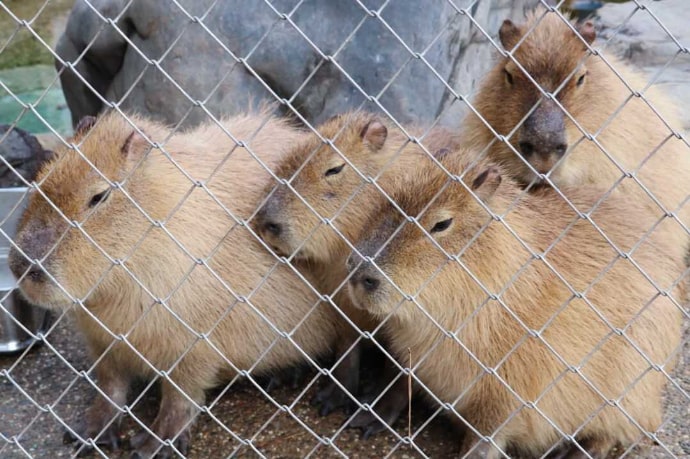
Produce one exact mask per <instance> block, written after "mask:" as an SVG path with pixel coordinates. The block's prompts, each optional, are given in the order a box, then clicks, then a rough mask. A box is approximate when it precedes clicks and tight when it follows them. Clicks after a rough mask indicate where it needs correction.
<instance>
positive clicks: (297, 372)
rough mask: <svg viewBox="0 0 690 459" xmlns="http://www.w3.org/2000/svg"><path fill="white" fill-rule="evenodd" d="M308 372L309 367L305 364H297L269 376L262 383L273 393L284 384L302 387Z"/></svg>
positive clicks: (296, 387) (292, 387)
mask: <svg viewBox="0 0 690 459" xmlns="http://www.w3.org/2000/svg"><path fill="white" fill-rule="evenodd" d="M307 374H308V368H307V367H305V366H304V365H297V366H295V367H293V368H290V369H288V370H286V371H282V372H280V373H276V374H273V375H271V376H269V377H267V378H266V379H265V380H264V381H263V383H262V384H261V385H262V387H263V388H264V390H265V391H266V392H268V393H271V392H273V391H274V390H275V389H277V388H279V387H283V386H287V387H289V388H290V389H292V390H296V389H299V388H300V387H302V385H303V383H304V380H305V379H306V376H307Z"/></svg>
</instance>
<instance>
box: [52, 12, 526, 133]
mask: <svg viewBox="0 0 690 459" xmlns="http://www.w3.org/2000/svg"><path fill="white" fill-rule="evenodd" d="M128 3H129V2H128V1H126V0H90V1H89V2H86V1H84V0H77V1H76V3H75V5H74V8H73V10H72V12H71V14H70V18H69V20H68V23H67V28H66V31H65V33H64V34H63V36H62V37H61V38H60V40H59V42H58V45H57V53H58V55H59V56H60V58H61V59H62V60H64V62H66V63H68V64H67V68H64V69H63V63H62V62H60V59H58V60H57V63H56V65H57V67H58V69H59V70H60V69H63V71H62V73H61V80H62V87H63V90H64V92H65V97H66V99H67V103H68V105H69V107H70V110H71V112H72V119H73V123H74V124H76V123H77V122H78V120H79V119H80V118H81V117H83V116H85V115H94V114H96V113H97V112H98V111H100V110H101V109H102V108H103V107H104V105H106V101H108V103H111V102H112V103H116V104H118V105H119V106H120V107H121V108H122V109H124V110H136V111H138V112H140V113H144V114H148V115H151V116H154V117H155V118H158V119H160V120H162V121H165V122H168V123H171V124H178V123H180V124H182V125H185V126H188V125H194V124H196V123H198V122H199V121H201V120H203V119H204V118H205V117H206V114H205V111H206V110H208V112H210V113H212V114H214V115H216V116H217V115H219V114H221V113H223V114H233V113H237V112H241V111H244V110H246V109H247V108H248V107H249V106H250V105H251V104H254V105H256V104H257V103H259V102H262V101H275V100H276V99H278V100H282V99H285V100H288V101H289V102H290V105H291V107H293V108H294V109H296V110H298V111H299V113H300V116H302V117H304V119H305V120H307V121H308V122H310V123H319V122H321V121H323V120H325V119H327V118H329V117H330V116H332V115H334V114H336V113H339V112H342V111H344V110H347V109H350V108H357V107H360V106H364V107H365V108H368V109H376V108H378V107H377V106H376V104H375V103H373V102H372V101H371V100H369V96H372V97H374V98H376V100H377V101H378V102H379V103H380V104H381V106H382V107H383V109H384V110H385V111H387V112H389V113H390V114H391V115H393V116H394V117H395V118H396V119H397V120H398V121H400V122H403V123H409V122H426V123H429V122H432V121H435V120H437V119H439V120H440V122H441V123H442V124H451V125H452V124H456V123H457V120H458V119H459V117H460V115H461V113H462V112H463V110H464V109H465V104H464V103H463V102H462V101H460V100H458V99H457V97H456V96H455V95H454V93H455V94H459V95H460V96H464V95H468V94H470V92H471V90H472V89H473V88H474V86H475V84H476V81H477V80H478V78H479V77H480V76H481V75H482V74H483V73H484V72H485V71H486V70H487V69H488V67H489V66H490V65H491V60H492V59H491V56H492V55H493V53H494V46H493V45H492V44H491V42H490V41H489V39H488V38H487V37H486V36H485V34H484V32H483V31H482V30H480V28H479V27H481V29H483V30H484V31H486V32H487V33H489V34H491V35H492V36H493V35H495V34H496V31H497V30H498V26H499V25H500V23H501V21H502V20H503V19H505V18H507V17H511V18H514V19H515V18H517V19H519V18H522V17H523V13H524V10H525V9H529V8H531V7H533V6H534V5H535V4H536V3H537V0H456V1H455V2H454V5H453V4H452V3H451V2H419V1H416V0H407V1H405V0H401V1H396V2H384V1H383V0H366V1H364V2H362V3H364V4H365V5H366V7H367V8H370V9H371V10H365V9H363V8H362V7H361V6H360V5H359V4H358V3H357V2H352V1H342V0H318V1H317V0H307V1H303V2H300V1H297V0H272V1H256V2H246V1H242V0H228V1H224V2H216V1H211V0H180V1H179V2H169V1H162V0H146V1H144V0H134V1H132V2H131V4H130V5H129V7H128V8H126V9H124V8H125V7H126V5H127V4H128ZM176 3H179V5H180V6H181V8H180V7H178V6H177V5H176ZM90 5H92V6H90ZM456 7H457V8H456ZM462 8H466V10H462ZM371 11H379V13H375V14H374V13H371ZM468 15H471V17H472V20H470V18H469V17H468ZM104 18H107V19H104ZM473 21H474V22H473ZM115 25H116V26H117V28H119V30H117V29H116V27H115ZM72 69H74V70H76V72H74V71H72ZM77 73H78V75H77ZM281 109H282V110H283V111H284V112H285V111H287V112H290V111H291V109H290V108H288V107H287V106H286V105H282V107H281Z"/></svg>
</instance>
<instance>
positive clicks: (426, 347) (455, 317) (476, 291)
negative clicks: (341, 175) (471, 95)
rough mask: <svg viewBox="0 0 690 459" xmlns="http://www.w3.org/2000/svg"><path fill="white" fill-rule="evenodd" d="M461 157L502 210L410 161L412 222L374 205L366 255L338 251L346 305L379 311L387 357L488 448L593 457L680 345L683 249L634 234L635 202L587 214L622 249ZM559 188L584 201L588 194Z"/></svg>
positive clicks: (405, 198)
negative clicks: (346, 272) (410, 367)
mask: <svg viewBox="0 0 690 459" xmlns="http://www.w3.org/2000/svg"><path fill="white" fill-rule="evenodd" d="M472 156H473V155H469V154H465V155H462V154H460V153H458V154H456V155H449V156H447V157H445V158H443V159H442V162H443V164H444V166H445V167H446V168H447V169H448V171H450V172H451V174H454V175H456V176H463V177H465V182H466V183H467V184H468V185H467V186H468V187H469V188H470V189H471V190H472V193H473V194H474V196H476V197H477V198H479V199H481V200H483V201H484V202H483V204H484V205H486V206H488V207H489V208H490V209H492V210H493V211H494V212H496V214H497V215H500V216H501V218H500V219H498V218H496V219H493V218H492V217H491V216H490V215H489V214H488V213H487V212H486V210H485V209H484V207H482V205H480V203H479V202H478V201H477V199H476V198H475V197H474V196H472V195H470V193H469V192H468V191H467V188H466V187H465V186H464V185H462V184H460V183H457V179H455V178H450V177H449V176H448V175H447V174H446V173H445V172H443V171H441V170H440V169H439V168H438V167H436V166H435V165H430V166H429V167H426V166H424V167H420V168H419V171H418V174H419V175H418V181H417V184H416V186H413V187H410V188H408V189H405V190H399V191H400V192H399V193H397V194H395V195H394V196H393V199H394V200H395V202H396V203H397V205H398V206H400V208H402V209H403V210H404V211H405V212H406V213H407V215H410V216H415V217H417V220H418V224H419V226H418V225H417V223H416V222H410V221H406V219H405V218H403V217H402V216H401V215H400V214H399V212H398V210H397V209H396V207H394V206H392V205H387V206H385V207H384V208H383V209H382V211H381V212H380V213H378V214H377V216H376V217H375V221H372V222H371V224H370V225H369V227H370V228H371V231H370V232H369V235H368V236H366V237H365V238H364V240H362V241H360V242H358V244H357V249H358V250H359V251H360V253H361V255H363V256H369V257H372V258H373V259H374V261H375V263H376V266H377V267H374V266H373V265H372V264H371V263H368V262H366V261H362V262H361V263H360V264H358V263H357V262H356V261H357V259H358V257H355V258H354V261H352V260H351V261H350V262H349V265H350V269H351V270H352V276H351V278H350V285H349V288H350V292H351V294H352V296H353V300H354V301H355V303H356V304H358V305H359V306H360V307H363V308H365V309H366V310H368V311H369V312H371V313H373V314H375V315H377V316H378V317H381V318H388V321H387V322H386V324H387V325H386V327H387V330H386V331H387V334H388V336H390V338H391V343H392V348H393V349H394V351H395V353H396V354H397V355H398V356H399V357H404V356H407V355H408V353H411V355H412V356H413V358H414V356H417V357H416V358H417V359H418V360H417V361H415V362H414V367H415V369H414V371H415V374H416V375H417V377H419V378H420V379H421V380H422V382H423V383H424V384H425V385H426V386H427V387H428V388H429V390H430V391H431V392H432V393H433V394H434V396H436V397H438V398H439V399H440V400H442V401H443V402H448V403H452V404H454V406H455V408H456V410H457V412H458V413H459V414H460V415H461V416H462V417H463V419H464V420H466V421H467V422H468V423H469V424H471V425H472V427H473V429H476V431H478V432H479V433H480V434H482V435H487V436H492V440H493V441H494V442H495V444H496V445H497V446H498V448H499V449H500V450H503V451H506V448H507V447H510V446H513V447H515V448H516V449H518V450H521V451H525V452H527V453H529V454H530V455H535V456H539V455H541V454H544V453H546V452H547V450H548V449H549V448H550V447H552V446H553V445H555V444H557V443H558V442H559V441H560V440H562V435H563V434H566V435H573V436H575V437H576V438H577V440H578V441H579V442H581V444H582V447H583V448H584V449H586V450H587V451H588V452H589V453H590V454H591V455H594V456H595V457H605V455H606V453H607V452H608V450H609V449H610V448H611V447H613V445H615V444H616V442H621V443H623V444H625V445H629V444H632V443H633V442H635V441H636V440H637V439H638V437H639V436H641V435H643V432H654V431H656V429H657V428H659V426H660V425H661V420H662V417H661V414H662V411H661V408H662V406H661V396H662V390H663V388H664V385H665V383H666V380H667V374H668V372H670V371H671V370H672V369H673V367H674V363H675V354H674V352H675V351H676V350H677V347H678V345H679V342H680V321H681V313H680V308H679V304H678V301H679V297H680V296H682V289H681V288H680V287H679V285H678V279H679V277H680V276H681V275H682V273H683V271H684V269H683V260H682V255H681V253H680V252H679V251H678V250H676V248H675V247H673V246H671V245H669V244H668V242H667V241H664V240H662V239H654V238H651V239H650V238H647V239H645V240H644V241H642V242H641V243H638V242H639V241H640V239H641V237H642V236H643V234H644V231H643V230H641V229H640V227H639V225H638V214H639V212H640V211H641V209H639V208H637V207H635V206H629V200H627V199H624V198H622V197H620V196H615V197H612V198H611V199H609V200H607V201H605V202H604V203H602V204H601V205H600V206H599V207H598V209H597V210H596V211H595V212H593V214H592V215H591V216H590V217H591V219H592V221H593V222H595V224H599V223H602V224H604V225H605V226H606V227H607V228H608V232H609V233H610V235H611V237H613V239H615V240H616V241H618V242H619V243H620V244H621V245H623V246H626V247H635V249H634V250H633V251H632V252H631V253H630V254H629V256H628V255H626V256H624V255H623V254H621V253H619V252H618V249H617V248H615V247H614V246H612V244H611V243H610V241H609V239H608V237H607V236H604V235H602V234H601V233H600V232H599V230H598V229H597V226H595V224H593V223H592V221H589V220H587V219H585V218H579V217H578V215H577V213H576V212H575V211H574V210H573V209H572V208H571V207H570V204H569V203H567V202H566V201H565V200H563V199H562V197H561V196H560V195H559V194H558V193H556V192H555V191H554V190H551V189H546V190H542V191H541V192H540V193H537V194H528V195H524V196H522V197H521V198H519V199H518V197H519V196H521V194H523V193H524V192H523V191H522V190H521V189H520V188H519V187H518V186H517V184H515V183H514V182H513V181H512V180H510V179H508V178H506V177H503V176H504V174H502V172H501V170H500V168H498V167H496V166H495V165H491V164H487V163H482V162H479V163H477V165H476V166H474V167H476V169H474V168H471V169H468V164H470V163H471V162H472V161H473V160H474V159H476V158H472ZM564 191H565V192H567V193H570V196H571V200H572V203H573V204H575V205H577V206H578V208H579V209H580V210H581V211H586V210H587V209H589V206H590V205H591V202H592V200H593V197H592V195H593V194H596V193H597V192H598V190H596V189H594V188H586V187H580V188H577V189H576V188H573V189H565V190H564ZM516 199H518V201H517V203H516ZM508 209H510V210H508ZM400 225H402V227H400ZM420 227H421V228H423V229H424V231H422V230H421V229H420ZM389 238H390V242H388V243H387V244H386V245H384V243H386V241H388V240H389ZM432 239H433V240H434V241H432ZM626 250H627V249H626ZM455 256H457V257H458V258H457V259H455ZM638 264H641V265H644V266H647V267H648V269H647V270H646V271H645V272H643V271H642V270H640V269H639V266H638ZM389 280H390V281H389ZM393 284H395V286H393ZM398 289H400V290H398ZM400 291H401V292H402V294H401V293H400ZM403 294H404V295H408V296H407V297H405V296H403ZM389 315H392V317H388V316H389ZM432 319H433V320H432ZM448 333H452V336H450V335H449V334H448ZM631 419H634V422H631ZM474 447H478V448H485V449H486V450H485V453H486V454H487V456H486V457H492V458H495V457H499V456H500V453H499V449H497V448H494V447H493V446H492V445H491V444H490V443H487V442H484V443H482V445H481V446H479V445H477V444H475V439H474V438H473V436H472V435H470V437H469V438H468V439H467V440H466V441H465V442H464V443H463V448H462V451H461V452H462V453H468V452H469V451H470V450H471V449H473V448H474ZM570 452H571V453H575V452H579V449H578V448H577V447H576V446H573V447H572V449H571V450H570ZM600 454H603V456H599V455H600Z"/></svg>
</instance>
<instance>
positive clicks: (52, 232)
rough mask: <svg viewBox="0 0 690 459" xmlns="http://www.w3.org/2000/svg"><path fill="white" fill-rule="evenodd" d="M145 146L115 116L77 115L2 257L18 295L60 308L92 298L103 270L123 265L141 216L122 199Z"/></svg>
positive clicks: (39, 177)
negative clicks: (14, 279) (6, 257)
mask: <svg viewBox="0 0 690 459" xmlns="http://www.w3.org/2000/svg"><path fill="white" fill-rule="evenodd" d="M142 142H145V143H146V144H147V145H148V142H147V141H145V140H144V138H143V137H141V136H140V135H139V134H137V133H136V131H135V129H134V127H132V126H131V125H130V124H129V123H128V122H127V121H126V120H125V119H123V118H122V117H121V116H120V115H118V114H116V113H111V114H108V115H105V116H103V117H101V118H99V119H96V118H93V117H87V118H84V119H83V120H82V121H81V122H80V123H79V125H78V126H77V128H76V131H75V134H74V137H73V138H72V139H71V144H72V145H73V146H74V147H72V146H63V147H60V148H58V149H57V150H56V151H55V154H54V155H53V158H52V159H51V160H50V161H49V162H47V163H44V164H43V166H42V167H41V169H40V171H39V172H38V175H37V177H36V181H35V184H36V188H35V189H33V190H32V191H31V193H30V196H29V200H28V204H27V208H26V210H25V212H24V214H23V215H22V218H21V220H20V223H19V227H18V231H17V234H16V237H15V239H14V242H15V245H14V246H13V247H12V249H11V251H10V255H9V265H10V269H11V270H12V273H13V274H14V275H15V276H16V277H17V279H19V287H20V289H21V292H22V293H23V295H24V296H25V297H26V298H27V299H28V300H29V301H30V302H32V303H34V304H37V305H40V306H43V307H47V308H66V307H69V306H70V305H72V304H74V301H75V300H86V299H87V298H89V297H91V296H92V295H95V294H96V293H97V291H98V288H99V284H100V283H101V282H105V281H104V278H105V277H107V276H106V274H107V273H108V271H109V270H110V269H112V268H113V267H114V266H115V265H116V264H117V263H119V262H120V261H122V262H124V263H126V260H127V257H128V254H129V252H131V251H132V250H134V247H135V245H136V239H137V238H141V236H142V235H141V234H140V233H139V234H138V232H137V231H136V230H135V227H136V225H137V222H140V221H141V220H144V219H145V217H144V216H143V215H142V212H141V211H138V210H137V207H136V206H135V204H133V203H132V201H131V200H130V199H129V198H128V197H127V196H126V195H125V192H123V189H124V190H128V189H129V190H130V193H131V192H132V189H133V187H134V185H133V184H132V185H130V184H128V183H127V182H128V181H131V180H133V179H134V178H135V176H136V175H137V174H138V173H139V172H132V171H133V170H135V169H136V166H135V165H136V164H137V163H138V162H139V161H140V160H141V158H142V153H143V151H145V150H146V147H145V146H144V145H143V144H142Z"/></svg>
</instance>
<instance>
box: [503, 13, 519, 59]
mask: <svg viewBox="0 0 690 459" xmlns="http://www.w3.org/2000/svg"><path fill="white" fill-rule="evenodd" d="M520 34H521V32H520V28H519V27H518V26H516V25H515V24H514V23H513V21H511V20H510V19H506V20H505V21H503V24H501V28H500V29H498V38H499V39H500V40H501V44H502V45H503V49H505V50H506V51H510V50H512V49H513V48H514V47H515V45H516V44H517V42H518V40H520Z"/></svg>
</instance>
